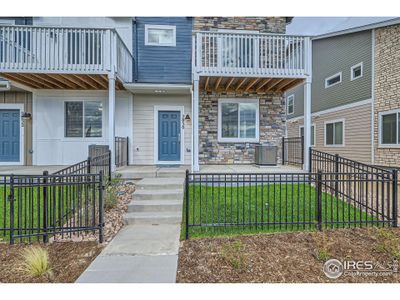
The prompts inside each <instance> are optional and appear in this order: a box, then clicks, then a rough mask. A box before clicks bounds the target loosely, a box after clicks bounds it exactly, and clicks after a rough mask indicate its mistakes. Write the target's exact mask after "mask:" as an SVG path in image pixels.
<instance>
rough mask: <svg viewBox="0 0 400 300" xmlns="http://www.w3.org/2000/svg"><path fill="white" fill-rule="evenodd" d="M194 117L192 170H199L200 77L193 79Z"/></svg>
mask: <svg viewBox="0 0 400 300" xmlns="http://www.w3.org/2000/svg"><path fill="white" fill-rule="evenodd" d="M192 118H193V126H192V127H193V128H192V130H193V139H192V140H193V145H192V151H193V153H192V155H193V158H192V171H193V172H197V171H199V169H200V166H199V78H198V77H195V78H194V80H193V94H192Z"/></svg>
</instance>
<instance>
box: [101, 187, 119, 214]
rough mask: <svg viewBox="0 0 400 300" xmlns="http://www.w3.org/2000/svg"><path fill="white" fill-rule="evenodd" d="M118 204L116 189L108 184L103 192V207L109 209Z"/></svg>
mask: <svg viewBox="0 0 400 300" xmlns="http://www.w3.org/2000/svg"><path fill="white" fill-rule="evenodd" d="M117 204H118V196H117V189H116V187H115V186H112V185H109V186H107V187H106V189H105V193H104V209H106V210H109V209H112V208H114V207H116V206H117Z"/></svg>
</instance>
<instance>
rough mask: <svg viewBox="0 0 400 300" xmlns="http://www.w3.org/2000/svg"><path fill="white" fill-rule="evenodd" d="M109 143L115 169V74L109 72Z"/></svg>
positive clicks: (113, 168)
mask: <svg viewBox="0 0 400 300" xmlns="http://www.w3.org/2000/svg"><path fill="white" fill-rule="evenodd" d="M108 145H109V147H110V150H111V170H112V171H114V170H115V74H114V73H110V74H108Z"/></svg>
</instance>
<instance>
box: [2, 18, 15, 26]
mask: <svg viewBox="0 0 400 300" xmlns="http://www.w3.org/2000/svg"><path fill="white" fill-rule="evenodd" d="M0 24H1V25H15V20H13V19H1V20H0Z"/></svg>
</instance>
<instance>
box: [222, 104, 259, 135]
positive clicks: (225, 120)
mask: <svg viewBox="0 0 400 300" xmlns="http://www.w3.org/2000/svg"><path fill="white" fill-rule="evenodd" d="M258 106H259V105H258V99H221V100H219V103H218V140H219V141H220V142H258V139H259V112H258V111H259V110H258V109H259V107H258Z"/></svg>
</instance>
